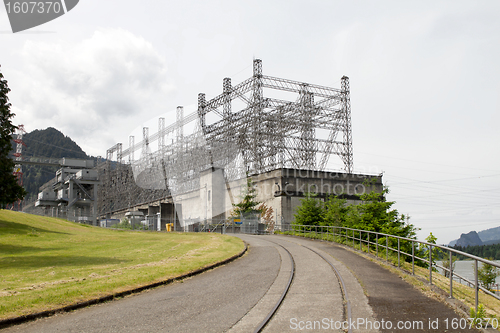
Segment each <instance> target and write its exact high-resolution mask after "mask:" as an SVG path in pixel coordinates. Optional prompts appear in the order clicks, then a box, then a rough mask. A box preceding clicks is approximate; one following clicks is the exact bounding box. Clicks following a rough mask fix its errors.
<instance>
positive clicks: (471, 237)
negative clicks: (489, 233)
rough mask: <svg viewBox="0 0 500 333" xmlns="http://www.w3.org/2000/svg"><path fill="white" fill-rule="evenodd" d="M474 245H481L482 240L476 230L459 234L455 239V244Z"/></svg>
mask: <svg viewBox="0 0 500 333" xmlns="http://www.w3.org/2000/svg"><path fill="white" fill-rule="evenodd" d="M475 245H483V241H482V240H481V238H479V236H478V235H477V232H475V231H471V232H469V233H467V234H461V235H460V238H459V239H458V240H457V242H456V244H455V246H462V247H467V246H475Z"/></svg>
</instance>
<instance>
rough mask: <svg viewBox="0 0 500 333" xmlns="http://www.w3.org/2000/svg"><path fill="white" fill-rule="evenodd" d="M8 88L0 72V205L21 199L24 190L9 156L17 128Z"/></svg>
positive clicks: (24, 192) (24, 193)
mask: <svg viewBox="0 0 500 333" xmlns="http://www.w3.org/2000/svg"><path fill="white" fill-rule="evenodd" d="M9 91H10V89H9V86H8V85H7V80H5V79H4V76H3V74H2V72H0V207H2V208H4V207H5V205H7V204H10V203H13V202H15V201H17V200H21V199H23V198H24V196H25V195H26V191H25V190H24V189H23V188H22V187H21V186H19V184H18V183H17V178H16V177H15V176H14V175H13V173H12V172H13V171H14V166H15V164H14V161H13V160H12V159H11V158H9V155H8V154H9V151H10V150H11V148H12V146H11V139H12V134H14V131H15V130H16V129H17V127H16V126H14V125H13V124H12V121H11V118H12V117H14V116H15V114H13V113H12V112H11V111H10V107H11V104H10V103H9V98H8V97H7V94H8V93H9Z"/></svg>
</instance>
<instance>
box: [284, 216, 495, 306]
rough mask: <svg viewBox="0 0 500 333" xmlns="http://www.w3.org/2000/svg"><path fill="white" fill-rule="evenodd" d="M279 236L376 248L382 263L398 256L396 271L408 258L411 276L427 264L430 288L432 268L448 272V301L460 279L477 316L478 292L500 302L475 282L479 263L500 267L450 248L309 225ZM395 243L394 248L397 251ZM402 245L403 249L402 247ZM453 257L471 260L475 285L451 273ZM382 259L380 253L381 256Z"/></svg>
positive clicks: (288, 227)
mask: <svg viewBox="0 0 500 333" xmlns="http://www.w3.org/2000/svg"><path fill="white" fill-rule="evenodd" d="M276 229H278V230H279V231H281V232H285V233H287V232H291V233H293V234H295V235H297V234H298V235H299V236H306V235H311V236H312V235H314V238H320V239H323V240H330V238H331V241H333V242H338V243H341V242H344V243H345V244H346V245H352V247H357V245H359V248H360V249H361V250H363V246H366V247H367V248H368V250H370V249H371V250H374V251H375V252H376V255H377V256H379V248H380V249H381V250H382V251H384V250H385V259H386V260H387V261H388V260H389V251H391V253H397V262H398V267H401V257H402V256H406V257H408V258H411V266H412V274H413V275H414V274H415V262H416V261H420V262H424V263H427V264H428V267H429V273H428V279H429V283H430V284H431V285H432V272H433V269H434V268H440V269H442V270H443V272H447V273H446V275H448V277H449V282H448V284H449V297H450V298H453V279H454V277H456V278H459V279H460V280H463V281H465V282H467V283H468V284H469V285H472V286H473V288H474V290H475V308H476V312H477V310H478V306H479V290H482V291H483V292H484V293H485V294H488V295H491V296H493V297H495V298H496V299H498V300H500V296H498V295H496V294H495V293H492V292H491V291H489V290H488V289H486V288H484V287H482V286H481V285H480V284H479V282H478V268H479V267H478V264H479V262H482V263H483V264H487V265H492V266H494V267H497V268H500V264H499V263H496V262H493V261H490V260H487V259H484V258H481V257H476V256H474V255H471V254H469V253H465V252H462V251H458V250H455V249H453V248H450V247H447V246H443V245H437V244H433V243H428V242H424V241H419V240H416V239H411V238H406V237H400V236H395V235H389V234H384V233H379V232H374V231H367V230H360V229H352V228H346V227H336V226H310V225H282V226H279V227H277V228H276ZM396 243H397V248H396ZM403 245H404V246H403ZM402 247H404V248H408V249H409V248H410V247H411V253H409V252H405V251H403V249H402ZM433 249H440V250H441V251H443V252H444V253H445V256H448V260H449V263H450V265H449V267H444V266H442V265H437V264H436V263H435V262H434V260H433V258H432V256H433ZM421 253H425V254H426V255H427V256H428V257H426V258H423V257H419V256H418V255H419V254H421ZM453 254H460V255H463V256H465V257H467V258H468V259H471V260H473V262H474V281H470V280H469V279H467V278H465V277H463V276H460V275H459V274H456V273H455V272H454V271H453V264H452V262H453ZM382 256H383V253H382Z"/></svg>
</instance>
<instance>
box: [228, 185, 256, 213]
mask: <svg viewBox="0 0 500 333" xmlns="http://www.w3.org/2000/svg"><path fill="white" fill-rule="evenodd" d="M256 192H257V191H256V190H255V187H254V183H253V182H252V179H251V178H250V177H248V176H247V186H246V188H245V190H244V192H243V196H242V198H241V201H240V202H239V203H237V204H233V211H232V213H231V216H233V217H238V216H242V215H244V214H245V213H251V212H259V213H260V212H261V211H260V210H259V209H257V208H256V207H257V206H258V205H259V204H260V202H259V201H257V200H256V199H255V198H256V197H257V193H256Z"/></svg>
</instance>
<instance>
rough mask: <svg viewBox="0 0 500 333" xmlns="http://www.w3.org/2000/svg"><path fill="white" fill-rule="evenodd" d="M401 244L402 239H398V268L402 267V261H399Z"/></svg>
mask: <svg viewBox="0 0 500 333" xmlns="http://www.w3.org/2000/svg"><path fill="white" fill-rule="evenodd" d="M399 243H400V239H399V238H398V267H401V264H400V261H399V257H400V253H401V251H400V250H399V248H400V247H399Z"/></svg>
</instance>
